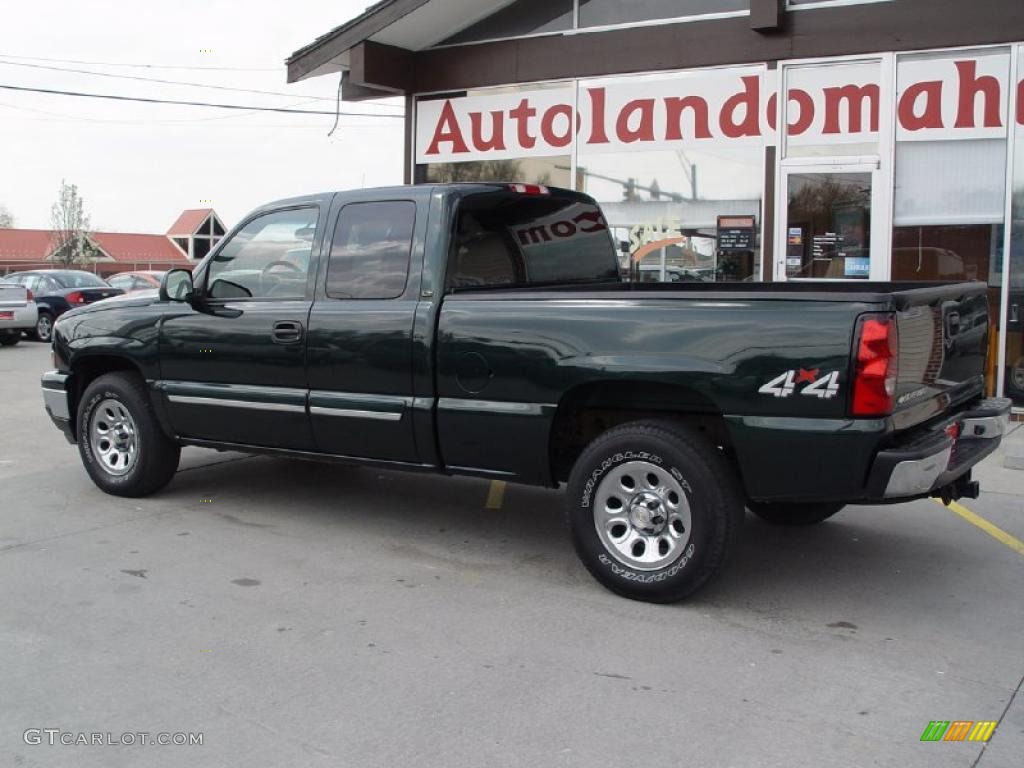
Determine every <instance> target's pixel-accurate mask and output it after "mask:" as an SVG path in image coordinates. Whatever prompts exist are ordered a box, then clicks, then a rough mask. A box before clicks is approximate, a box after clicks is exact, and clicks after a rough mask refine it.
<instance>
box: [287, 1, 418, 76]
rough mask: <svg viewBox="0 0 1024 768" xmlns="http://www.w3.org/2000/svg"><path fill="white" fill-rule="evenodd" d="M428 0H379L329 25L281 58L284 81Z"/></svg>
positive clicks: (302, 72) (313, 66)
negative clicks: (285, 70) (311, 39)
mask: <svg viewBox="0 0 1024 768" xmlns="http://www.w3.org/2000/svg"><path fill="white" fill-rule="evenodd" d="M429 1H430V0H381V2H379V3H377V4H376V5H372V6H370V7H369V8H367V9H366V10H365V11H364V12H363V13H362V15H360V16H357V17H356V18H354V19H352V20H351V21H348V22H346V23H344V24H342V25H341V26H340V27H336V28H334V29H332V30H331V31H330V32H328V33H327V34H325V35H323V36H321V37H318V38H317V39H316V40H314V41H313V42H312V43H310V44H309V45H307V46H305V47H303V48H300V49H299V50H297V51H295V53H293V54H292V55H291V56H289V57H288V58H287V59H286V60H285V64H286V65H287V66H288V82H289V83H295V82H298V81H299V80H302V79H303V78H305V77H306V76H307V75H309V74H310V73H311V72H313V71H314V70H316V69H318V68H319V67H322V66H323V65H324V64H327V63H328V62H330V61H332V60H333V59H335V58H337V57H338V56H340V55H341V54H343V53H344V52H345V51H347V50H350V49H351V48H354V47H355V46H357V45H359V44H360V43H362V42H365V41H367V40H369V39H370V38H371V37H372V36H373V35H375V34H377V33H378V32H380V31H381V30H383V29H385V28H386V27H389V26H390V25H392V24H394V23H395V22H396V21H398V20H399V19H401V18H402V17H403V16H407V15H408V14H410V13H412V12H413V11H415V10H416V9H417V8H419V7H420V6H423V5H426V4H427V3H428V2H429Z"/></svg>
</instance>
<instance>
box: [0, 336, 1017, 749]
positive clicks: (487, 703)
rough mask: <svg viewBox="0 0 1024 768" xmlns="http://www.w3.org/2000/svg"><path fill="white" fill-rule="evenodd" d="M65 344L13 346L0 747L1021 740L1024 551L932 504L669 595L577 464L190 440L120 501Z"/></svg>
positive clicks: (867, 520)
mask: <svg viewBox="0 0 1024 768" xmlns="http://www.w3.org/2000/svg"><path fill="white" fill-rule="evenodd" d="M48 366H49V350H48V348H46V347H45V346H43V345H40V344H33V343H30V342H23V343H22V344H20V345H19V346H17V347H14V348H4V349H2V350H0V415H2V418H0V510H2V512H0V520H2V526H0V585H2V586H3V589H2V590H0V680H2V691H0V765H5V766H6V765H15V766H76V768H77V767H79V766H103V767H104V768H111V767H116V766H180V765H197V766H200V765H201V766H207V765H209V766H235V765H238V766H247V767H248V766H321V765H322V766H360V767H363V766H389V767H390V766H399V765H413V766H444V767H445V768H459V767H461V766H520V765H521V766H531V767H532V766H587V767H588V768H592V767H593V766H623V765H637V766H681V765H698V766H737V767H744V768H745V767H746V766H787V767H789V766H809V767H810V766H813V767H814V768H820V767H821V766H854V765H856V766H869V765H870V766H974V765H980V766H982V767H983V768H995V767H996V766H1019V765H1021V755H1024V701H1022V699H1024V694H1022V693H1021V692H1020V683H1021V679H1022V675H1024V597H1022V596H1024V555H1022V554H1021V553H1018V552H1017V551H1015V550H1014V549H1012V548H1011V547H1010V546H1007V545H1006V544H1005V543H1004V542H1000V541H998V540H997V539H995V538H993V537H992V536H991V535H989V534H987V533H985V532H984V531H982V530H980V529H979V528H977V527H975V526H974V525H972V524H970V523H968V522H967V521H965V520H964V519H963V518H962V517H960V516H958V515H956V514H954V513H952V512H951V511H949V510H947V509H945V508H943V507H942V506H940V505H938V504H936V503H933V502H928V501H918V502H914V503H912V504H908V505H904V506H899V507H851V508H848V509H847V510H844V511H843V512H842V513H840V514H839V515H838V516H836V517H835V518H834V519H833V520H832V521H829V522H827V523H825V524H823V525H820V526H817V527H815V528H811V529H800V530H790V529H777V528H772V527H769V526H767V525H765V524H763V523H761V522H760V521H758V520H757V519H755V518H753V517H751V516H748V518H747V524H746V529H745V532H744V534H745V535H744V540H743V544H742V546H741V549H740V552H739V554H738V556H737V557H736V559H735V560H734V562H733V564H732V566H731V568H730V570H729V571H728V573H727V574H726V575H725V576H724V577H723V578H721V579H719V580H718V581H717V582H715V583H714V584H713V585H712V586H710V587H709V588H707V589H706V590H704V591H703V592H701V593H700V594H699V596H698V597H697V598H696V599H693V600H691V601H690V602H688V603H685V604H680V605H674V606H654V605H647V604H641V603H635V602H630V601H627V600H624V599H622V598H619V597H616V596H614V595H612V594H610V593H608V592H606V591H604V590H603V589H602V588H601V587H600V586H598V585H597V584H596V583H595V582H594V581H593V580H592V579H591V578H590V577H589V575H588V574H587V573H586V571H585V570H584V569H583V567H582V566H581V565H580V564H579V563H578V561H577V560H576V557H575V555H574V553H573V551H572V547H571V545H570V542H569V537H568V533H567V529H566V525H565V522H564V517H563V513H562V506H561V497H560V495H559V494H558V493H557V492H554V491H548V490H543V489H533V488H524V487H519V486H509V487H508V488H507V489H506V491H505V493H504V495H503V497H502V498H501V499H500V500H499V499H498V498H497V494H494V493H491V492H490V491H491V489H490V486H489V483H487V482H485V481H479V480H470V479H450V478H440V477H426V476H418V475H403V474H398V473H391V472H381V471H378V470H373V469H358V468H347V467H338V466H334V465H318V464H308V463H303V462H296V461H288V460H281V459H269V458H249V457H243V456H239V455H236V454H218V453H213V452H207V451H200V450H198V449H189V450H187V451H186V452H185V453H184V454H183V461H182V468H181V470H180V471H179V474H178V476H177V477H176V478H175V480H174V481H173V482H172V483H171V485H170V486H169V487H168V488H167V489H166V490H165V491H164V492H162V493H160V494H158V495H157V496H154V497H152V498H148V499H119V498H115V497H111V496H106V495H104V494H102V493H101V492H100V491H98V490H97V489H96V488H95V487H94V486H93V485H92V483H91V482H90V481H89V479H88V478H87V476H86V475H85V473H84V471H83V470H82V469H81V466H80V464H79V459H78V453H77V450H76V449H75V448H74V447H73V446H70V445H68V444H67V443H66V442H65V441H64V439H63V438H62V437H61V436H60V434H59V433H58V432H57V431H56V430H55V429H54V428H53V427H52V426H51V424H50V423H49V420H48V418H47V417H46V415H45V413H44V411H43V407H42V401H41V397H40V395H39V391H38V377H39V373H40V372H42V371H43V370H45V369H46V368H47V367H48ZM981 475H982V480H983V484H984V486H985V487H987V488H988V489H989V490H988V491H987V492H985V493H984V494H983V496H982V497H981V498H980V499H977V500H966V501H965V502H964V506H965V507H968V508H969V509H970V510H972V511H973V512H975V513H976V514H978V515H980V516H982V517H983V518H985V519H986V520H988V521H990V522H991V523H993V524H994V525H996V526H998V527H999V528H1000V529H1002V530H1003V531H1005V532H1007V533H1008V534H1010V535H1011V536H1014V537H1016V538H1018V539H1024V471H1017V472H1013V471H1011V470H1004V469H1002V468H1001V467H1000V466H999V462H998V457H993V459H990V460H989V461H988V462H987V464H986V466H985V467H984V468H983V470H982V472H981ZM488 500H490V502H491V503H490V504H488ZM1015 691H1016V692H1017V693H1016V699H1014V700H1013V701H1012V703H1011V699H1013V697H1014V694H1015ZM932 720H950V721H954V720H974V721H978V720H999V721H1001V722H1000V725H999V726H998V728H997V729H996V732H995V734H994V736H993V737H992V738H991V740H990V742H989V743H988V744H987V745H983V744H980V743H976V742H962V743H953V742H938V743H922V742H921V741H920V738H921V735H922V733H923V731H924V730H925V728H926V726H927V725H928V723H929V721H932ZM33 728H35V729H59V730H60V731H61V732H62V733H63V732H67V733H73V734H78V733H87V734H89V733H94V732H100V733H104V734H106V733H110V734H112V738H114V739H117V738H119V737H120V736H121V734H124V733H138V732H148V733H151V734H155V733H158V732H169V733H177V732H188V733H202V734H203V743H202V744H201V745H195V744H193V745H187V744H186V745H174V744H171V745H148V744H134V745H127V744H122V745H104V744H90V745H61V744H59V743H58V744H55V745H52V746H51V745H49V744H47V743H46V742H45V741H44V742H43V743H42V744H26V741H25V738H24V733H25V731H26V730H27V729H33Z"/></svg>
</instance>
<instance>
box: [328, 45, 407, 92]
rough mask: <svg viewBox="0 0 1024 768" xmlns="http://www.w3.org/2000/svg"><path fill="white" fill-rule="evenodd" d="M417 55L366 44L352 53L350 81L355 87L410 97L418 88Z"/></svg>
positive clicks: (400, 49) (393, 47) (353, 49)
mask: <svg viewBox="0 0 1024 768" xmlns="http://www.w3.org/2000/svg"><path fill="white" fill-rule="evenodd" d="M414 55H415V54H413V52H412V51H407V50H406V49H405V48H396V47H395V46H393V45H384V44H383V43H375V42H373V41H372V40H367V41H366V42H363V43H360V44H359V45H357V46H355V47H354V48H352V49H351V50H350V51H349V79H350V80H351V82H352V84H353V85H355V86H361V87H365V88H374V89H377V90H380V91H389V92H390V93H391V95H394V94H401V93H409V92H411V91H412V89H413V88H414V87H415V85H416V83H415V80H414V77H413V73H414V72H415V69H414V67H413V57H414ZM342 88H344V84H343V85H342Z"/></svg>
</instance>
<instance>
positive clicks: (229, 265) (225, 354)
mask: <svg viewBox="0 0 1024 768" xmlns="http://www.w3.org/2000/svg"><path fill="white" fill-rule="evenodd" d="M329 201H330V198H329V197H328V198H326V199H325V200H323V201H321V203H320V204H317V203H310V204H304V205H295V206H290V207H288V208H282V209H278V210H271V211H264V212H261V213H259V214H257V215H255V216H254V217H252V218H251V219H250V220H249V221H248V222H246V223H245V224H244V226H242V227H241V228H240V229H239V230H237V231H236V232H235V233H234V234H233V235H231V236H230V238H229V239H228V240H227V241H226V242H225V243H223V245H222V246H221V247H220V248H219V249H218V250H217V252H216V253H215V254H214V255H213V256H212V257H211V259H210V261H209V262H207V263H206V264H205V266H204V267H203V269H202V272H200V274H198V275H197V276H196V282H197V285H196V290H197V291H198V292H199V294H200V300H199V302H198V303H197V304H196V307H195V308H193V307H189V306H188V305H187V304H181V305H180V306H181V310H180V314H177V315H172V314H168V315H167V317H166V319H165V321H164V322H163V323H162V325H161V328H160V369H161V381H160V382H159V384H158V387H159V388H160V389H161V390H163V393H164V395H165V396H166V398H167V400H166V403H167V409H168V414H169V418H170V420H171V423H172V425H173V426H174V429H175V431H176V432H177V433H178V434H179V435H181V436H183V437H187V438H194V439H206V440H213V441H217V442H229V443H242V444H248V445H259V446H267V447H276V448H293V449H299V450H313V448H314V446H313V437H312V433H311V431H310V427H309V416H308V414H307V412H306V398H307V395H308V385H307V382H306V359H305V357H306V341H307V339H306V330H307V320H308V318H309V309H310V306H311V305H312V295H313V293H312V292H313V279H312V275H313V274H315V272H316V254H317V253H318V252H319V248H320V244H319V239H322V237H323V236H322V234H321V235H319V239H318V235H317V221H318V219H319V217H320V215H321V210H322V211H323V214H322V215H323V216H324V217H325V218H326V211H327V208H328V206H329Z"/></svg>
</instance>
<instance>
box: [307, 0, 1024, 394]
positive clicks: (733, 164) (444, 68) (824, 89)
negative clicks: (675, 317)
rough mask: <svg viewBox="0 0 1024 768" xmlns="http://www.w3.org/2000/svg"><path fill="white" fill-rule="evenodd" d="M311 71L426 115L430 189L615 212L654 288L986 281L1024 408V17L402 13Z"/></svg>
mask: <svg viewBox="0 0 1024 768" xmlns="http://www.w3.org/2000/svg"><path fill="white" fill-rule="evenodd" d="M287 66H288V79H289V81H290V82H295V81H298V80H304V79H307V78H311V77H318V76H331V77H338V78H340V83H339V87H340V89H341V93H342V97H343V98H344V99H345V100H347V101H359V100H364V99H379V98H381V97H384V96H395V95H402V96H404V97H405V99H406V105H407V110H406V133H405V137H406V139H405V176H406V181H407V182H410V183H412V182H430V181H470V180H472V181H477V180H516V181H525V182H533V183H539V184H550V185H554V186H562V187H569V188H572V189H577V190H580V191H583V192H586V193H587V194H589V195H592V196H593V197H594V198H596V199H597V200H598V201H599V202H600V203H601V204H602V208H603V209H604V211H605V215H606V217H607V220H608V224H609V226H610V228H611V229H612V231H613V233H614V234H615V239H616V240H617V241H618V243H619V247H620V250H621V261H622V266H623V269H624V271H628V273H629V274H630V276H631V279H635V280H665V281H694V280H699V281H720V282H733V281H765V282H769V281H818V282H828V281H856V280H898V281H930V280H982V281H985V282H987V283H988V284H989V286H990V300H991V325H992V327H993V328H994V329H996V331H997V332H995V333H992V334H990V344H991V350H992V355H991V364H990V370H989V371H988V383H989V388H990V390H991V391H993V392H998V393H1000V394H1006V395H1007V396H1010V397H1013V398H1014V399H1015V401H1016V404H1017V405H1019V406H1021V407H1024V344H1022V328H1024V2H1022V1H1021V0H972V1H971V2H964V0H382V2H379V3H377V4H376V5H373V6H371V7H370V8H368V9H367V10H366V12H364V13H363V14H362V15H361V16H359V17H358V18H355V19H352V20H351V21H349V22H348V23H346V24H343V25H342V26H340V27H338V28H336V29H333V30H330V31H326V32H325V34H324V35H323V36H322V37H320V38H318V39H317V40H315V41H313V42H312V43H310V44H309V45H307V46H306V47H304V48H303V49H301V50H299V51H297V52H295V53H294V54H293V55H292V56H291V57H290V58H289V60H288V64H287ZM970 331H971V329H969V328H954V329H952V332H953V333H958V332H962V333H969V332H970Z"/></svg>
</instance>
